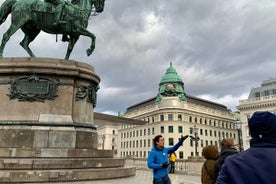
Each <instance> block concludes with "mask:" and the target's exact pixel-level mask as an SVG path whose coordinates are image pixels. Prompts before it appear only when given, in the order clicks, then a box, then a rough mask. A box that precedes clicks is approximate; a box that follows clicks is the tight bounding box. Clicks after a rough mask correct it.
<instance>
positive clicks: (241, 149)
mask: <svg viewBox="0 0 276 184" xmlns="http://www.w3.org/2000/svg"><path fill="white" fill-rule="evenodd" d="M234 124H235V128H236V129H237V131H238V141H239V146H240V151H243V143H242V131H241V126H242V124H243V123H242V122H240V121H239V120H237V121H236V122H235V123H234Z"/></svg>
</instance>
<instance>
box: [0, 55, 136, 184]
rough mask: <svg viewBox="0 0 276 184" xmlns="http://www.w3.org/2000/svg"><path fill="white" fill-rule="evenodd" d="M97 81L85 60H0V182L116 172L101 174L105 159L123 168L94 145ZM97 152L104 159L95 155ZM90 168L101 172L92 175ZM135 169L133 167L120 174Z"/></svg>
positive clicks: (73, 178) (69, 178)
mask: <svg viewBox="0 0 276 184" xmlns="http://www.w3.org/2000/svg"><path fill="white" fill-rule="evenodd" d="M99 82H100V78H99V77H98V76H97V75H96V74H95V71H94V68H93V67H92V66H90V65H88V64H85V63H80V62H75V61H68V60H60V59H49V58H4V59H1V60H0V101H1V103H0V114H1V116H0V153H1V157H2V159H0V182H6V183H8V182H49V181H78V180H87V179H89V180H93V179H105V178H114V177H120V175H119V174H117V175H116V172H114V174H113V175H105V172H107V171H106V169H104V167H107V166H108V165H109V166H110V167H112V168H116V167H117V169H118V167H120V170H122V173H124V172H123V170H124V168H122V167H123V166H124V163H123V162H122V161H116V160H114V159H111V158H112V157H113V153H112V151H99V150H96V149H97V144H98V140H97V137H98V136H97V131H96V127H95V126H94V124H93V108H94V107H95V105H96V97H97V96H96V92H97V90H98V85H99ZM100 154H101V155H100ZM99 155H100V156H99ZM97 156H98V157H102V159H99V160H97V161H95V158H96V157H97ZM80 157H81V159H80ZM83 157H85V159H83ZM104 158H105V159H104ZM106 158H107V159H108V160H109V162H108V164H107V163H106V161H104V160H106ZM102 166H103V167H102ZM101 168H102V169H101ZM56 169H58V170H59V171H57V170H56ZM79 169H81V170H79ZM83 169H84V170H83ZM95 169H97V171H94V170H95ZM16 170H17V171H16ZM18 170H20V171H18ZM30 170H32V172H30ZM42 170H43V171H42ZM115 170H116V169H115ZM94 172H95V173H98V174H100V175H101V176H102V177H92V176H94V175H93V174H92V173H94ZM108 172H110V173H113V172H112V171H108ZM20 173H21V174H20ZM66 173H70V174H68V176H66ZM118 173H120V172H118ZM18 174H19V175H18ZM133 174H135V171H133V169H132V170H129V172H126V173H124V174H122V177H124V176H129V175H133ZM15 175H17V176H16V177H15ZM20 176H21V177H20Z"/></svg>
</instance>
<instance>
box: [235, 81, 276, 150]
mask: <svg viewBox="0 0 276 184" xmlns="http://www.w3.org/2000/svg"><path fill="white" fill-rule="evenodd" d="M237 109H239V111H240V120H241V125H242V126H241V128H242V140H243V146H244V149H248V148H249V146H250V144H249V141H250V139H251V137H250V135H249V128H248V119H249V118H250V117H251V116H252V114H253V113H254V112H256V111H270V112H273V113H275V112H276V78H270V79H268V80H264V81H263V82H262V84H261V86H260V87H256V88H252V89H251V91H250V94H249V96H248V98H247V99H245V100H240V101H239V106H237Z"/></svg>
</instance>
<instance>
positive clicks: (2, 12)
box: [0, 0, 17, 25]
mask: <svg viewBox="0 0 276 184" xmlns="http://www.w3.org/2000/svg"><path fill="white" fill-rule="evenodd" d="M16 2H17V0H6V1H4V2H3V4H2V5H1V7H0V25H1V24H2V23H3V22H5V20H6V18H7V17H8V15H9V14H10V13H11V10H12V6H13V5H14V3H16Z"/></svg>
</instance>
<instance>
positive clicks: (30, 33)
mask: <svg viewBox="0 0 276 184" xmlns="http://www.w3.org/2000/svg"><path fill="white" fill-rule="evenodd" d="M22 30H23V32H24V33H25V37H24V39H23V40H22V41H21V42H20V45H21V46H22V47H23V48H24V49H25V50H26V51H27V52H28V54H29V55H30V56H31V57H35V55H34V54H33V52H32V50H31V49H30V47H29V44H30V43H31V42H32V41H33V40H34V39H35V38H36V36H37V35H38V34H39V32H40V30H39V29H35V28H32V29H27V28H22Z"/></svg>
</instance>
